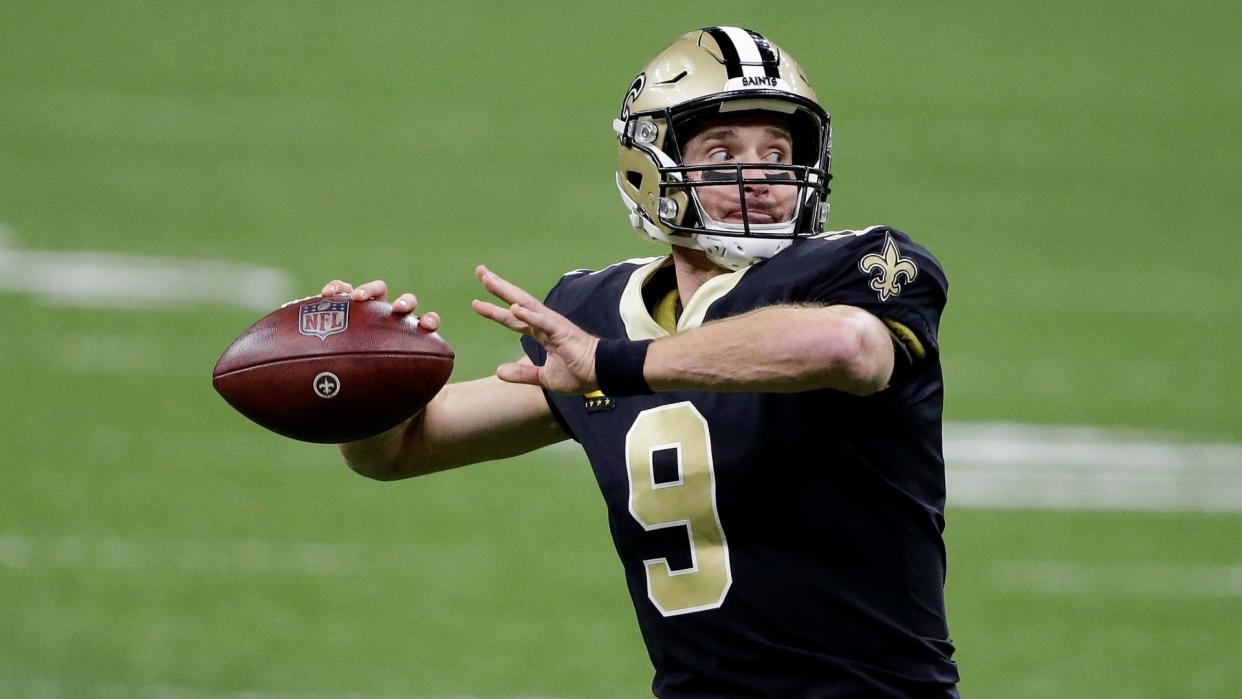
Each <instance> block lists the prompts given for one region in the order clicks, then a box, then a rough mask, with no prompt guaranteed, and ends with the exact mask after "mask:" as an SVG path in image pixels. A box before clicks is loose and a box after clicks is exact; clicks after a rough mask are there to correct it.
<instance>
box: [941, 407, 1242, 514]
mask: <svg viewBox="0 0 1242 699" xmlns="http://www.w3.org/2000/svg"><path fill="white" fill-rule="evenodd" d="M944 456H945V464H946V476H947V479H948V492H949V506H950V507H1001V508H1005V507H1031V508H1048V509H1069V510H1140V511H1177V510H1182V511H1202V512H1242V445H1237V444H1188V443H1179V442H1176V441H1171V440H1170V439H1168V437H1167V436H1162V435H1153V434H1150V433H1141V432H1133V431H1120V430H1106V429H1099V428H1093V427H1046V426H1033V425H1018V424H1010V423H992V424H964V423H956V424H948V425H945V438H944Z"/></svg>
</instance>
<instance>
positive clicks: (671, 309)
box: [651, 288, 681, 335]
mask: <svg viewBox="0 0 1242 699" xmlns="http://www.w3.org/2000/svg"><path fill="white" fill-rule="evenodd" d="M679 303H681V296H680V295H679V294H678V293H677V289H676V288H673V289H669V290H668V293H667V294H665V295H664V298H662V299H660V300H659V302H657V303H656V305H655V310H653V311H652V312H651V317H652V318H653V319H655V322H656V323H658V324H659V325H660V327H661V328H664V332H666V333H669V334H670V335H671V334H672V333H675V332H677V304H679Z"/></svg>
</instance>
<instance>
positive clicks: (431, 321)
mask: <svg viewBox="0 0 1242 699" xmlns="http://www.w3.org/2000/svg"><path fill="white" fill-rule="evenodd" d="M319 293H320V294H321V295H323V296H336V295H337V294H349V297H350V298H351V299H353V300H354V301H367V300H369V299H376V300H379V301H387V300H388V284H386V283H385V282H384V280H382V279H376V280H375V281H371V282H367V283H366V284H361V285H359V286H358V287H357V288H354V285H352V284H350V283H349V282H343V281H341V280H340V279H333V280H332V281H330V282H328V283H327V284H324V285H323V290H321V291H320V292H319ZM416 308H418V299H417V298H415V297H414V294H411V293H409V292H406V293H404V294H401V295H400V296H398V297H397V299H396V300H395V301H393V302H392V312H393V314H394V315H405V314H407V313H413V312H414V309H416ZM418 324H419V326H420V327H422V328H423V329H424V330H426V331H428V332H435V331H437V330H439V329H440V314H438V313H436V312H435V311H429V312H427V313H424V314H422V315H421V316H418Z"/></svg>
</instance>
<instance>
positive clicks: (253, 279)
mask: <svg viewBox="0 0 1242 699" xmlns="http://www.w3.org/2000/svg"><path fill="white" fill-rule="evenodd" d="M13 237H14V236H13V235H12V234H11V231H9V230H8V229H6V230H4V231H0V289H7V290H9V291H17V292H21V293H29V294H34V295H35V296H38V297H39V298H41V299H43V300H45V301H47V302H49V303H53V304H57V305H66V306H85V307H97V306H106V307H109V308H151V307H153V306H159V307H172V306H177V307H186V306H187V304H189V305H190V307H193V306H194V305H201V304H204V303H211V304H220V305H240V306H244V307H246V308H251V309H255V310H272V309H274V308H276V307H277V306H279V305H280V304H281V303H283V302H285V301H287V300H289V299H290V298H292V296H293V293H292V289H293V284H292V281H291V280H290V277H289V275H288V273H286V272H285V271H283V270H280V269H276V268H274V267H263V266H259V265H249V264H238V263H234V262H227V261H224V260H207V259H192V258H176V257H155V256H148V255H123V254H119V253H107V252H84V251H64V252H60V251H35V250H19V249H17V248H16V244H15V242H14V240H13Z"/></svg>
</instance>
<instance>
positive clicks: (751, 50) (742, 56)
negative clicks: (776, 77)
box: [720, 27, 766, 78]
mask: <svg viewBox="0 0 1242 699" xmlns="http://www.w3.org/2000/svg"><path fill="white" fill-rule="evenodd" d="M720 29H721V31H723V32H724V33H725V36H727V37H728V38H729V41H732V42H733V48H734V50H736V51H737V57H738V59H739V60H740V61H741V62H742V75H743V76H744V77H747V78H762V77H763V76H764V75H766V73H765V72H764V70H763V55H762V54H760V53H759V45H758V44H757V43H755V39H754V37H752V36H751V35H750V33H749V32H747V31H746V30H745V29H742V28H741V27H720Z"/></svg>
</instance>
